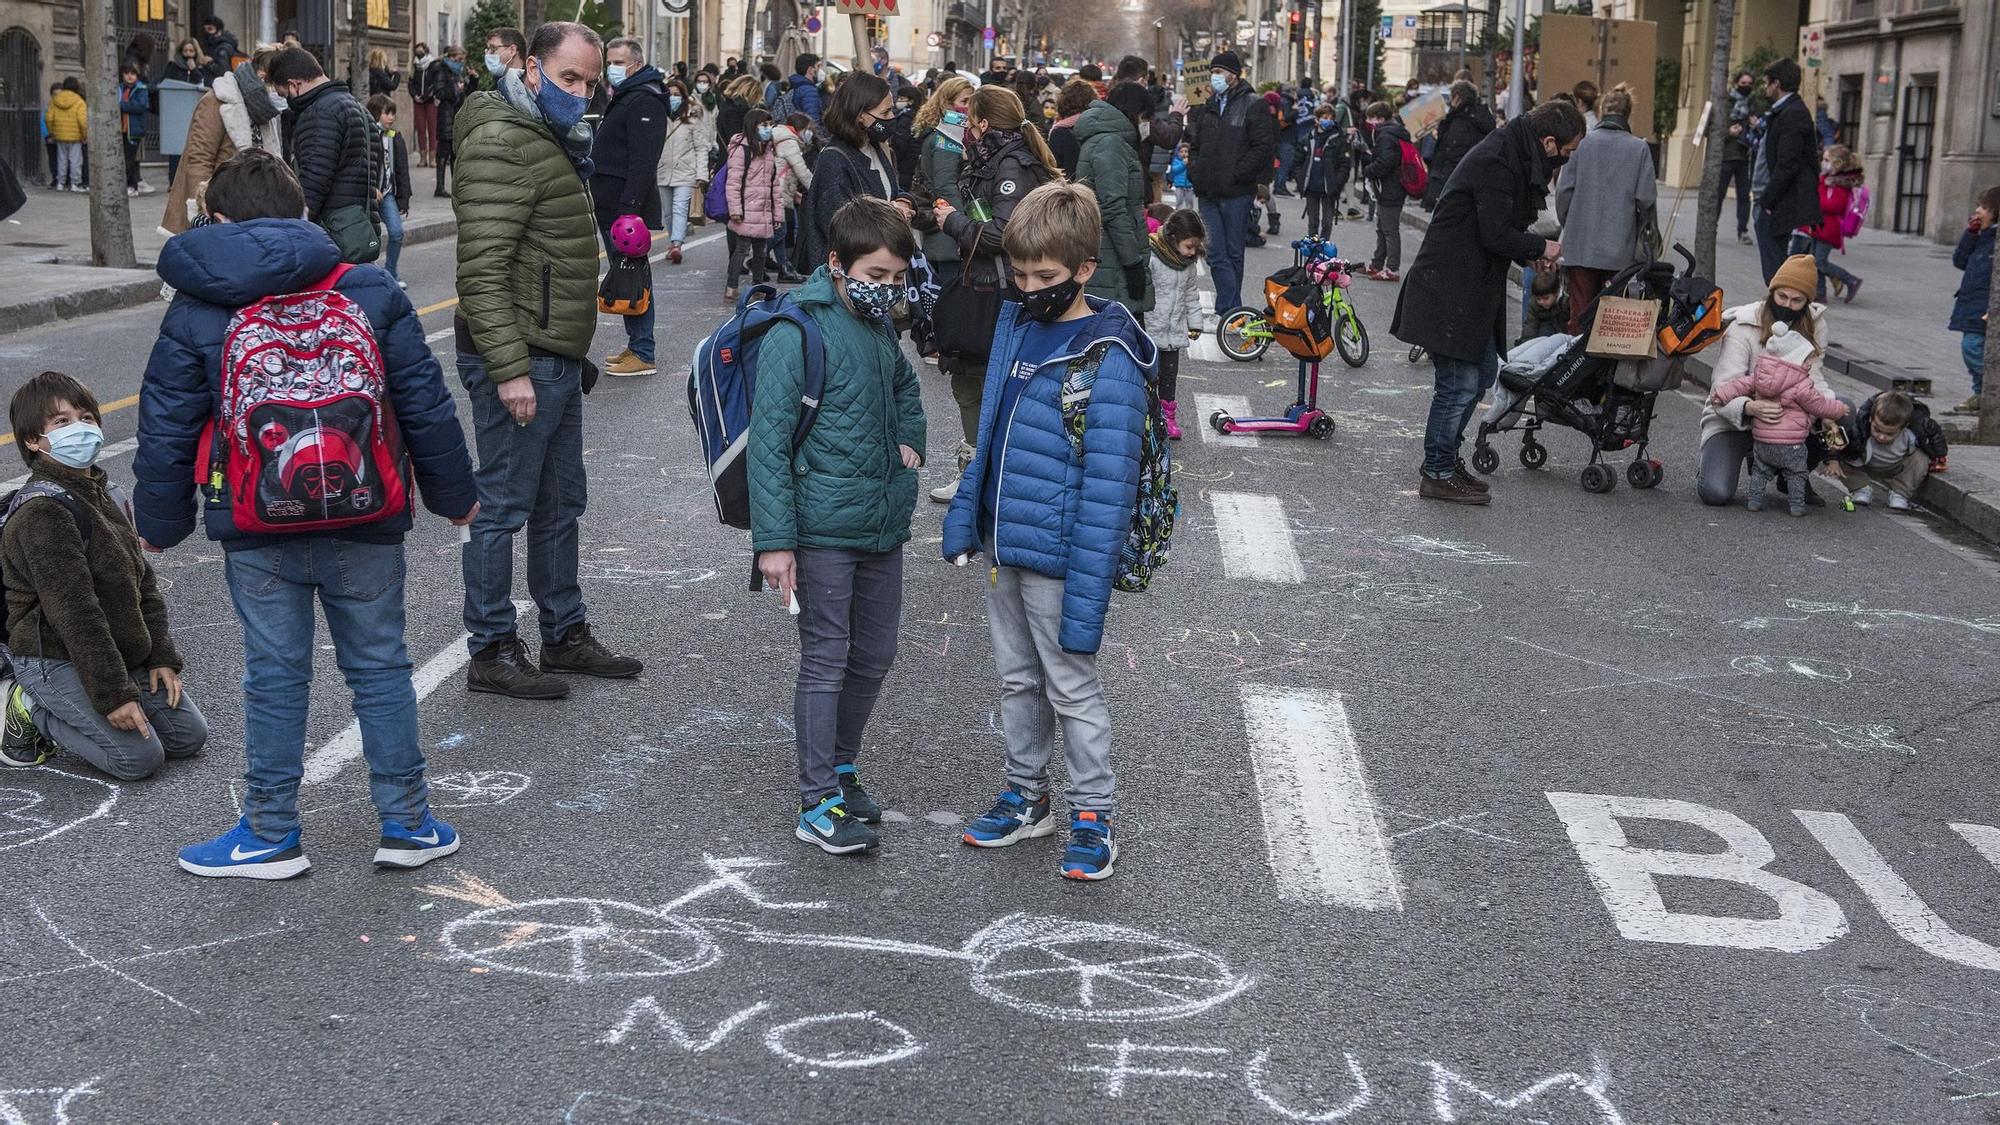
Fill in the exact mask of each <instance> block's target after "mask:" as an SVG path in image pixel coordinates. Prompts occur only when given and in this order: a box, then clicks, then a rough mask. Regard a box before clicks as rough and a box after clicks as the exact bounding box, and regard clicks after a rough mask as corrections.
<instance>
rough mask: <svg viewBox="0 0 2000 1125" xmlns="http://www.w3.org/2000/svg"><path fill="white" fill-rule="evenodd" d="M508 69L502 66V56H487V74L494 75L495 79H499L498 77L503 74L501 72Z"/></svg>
mask: <svg viewBox="0 0 2000 1125" xmlns="http://www.w3.org/2000/svg"><path fill="white" fill-rule="evenodd" d="M506 69H507V68H506V67H504V66H501V65H500V56H499V55H487V56H486V71H487V73H489V74H491V75H492V76H493V77H495V78H498V77H500V72H501V71H504V70H506Z"/></svg>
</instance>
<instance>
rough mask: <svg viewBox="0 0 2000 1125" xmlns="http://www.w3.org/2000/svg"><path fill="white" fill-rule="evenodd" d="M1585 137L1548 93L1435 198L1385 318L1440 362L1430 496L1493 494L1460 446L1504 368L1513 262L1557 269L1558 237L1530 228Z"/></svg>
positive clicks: (1423, 487)
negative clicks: (1419, 243) (1463, 456)
mask: <svg viewBox="0 0 2000 1125" xmlns="http://www.w3.org/2000/svg"><path fill="white" fill-rule="evenodd" d="M1582 139H1583V114H1581V113H1579V112H1578V111H1577V108H1576V106H1574V105H1572V104H1570V103H1568V102H1561V101H1550V102H1545V103H1543V104H1542V105H1540V106H1537V107H1536V108H1535V109H1534V110H1533V111H1531V112H1530V113H1528V114H1527V115H1525V116H1521V117H1516V118H1513V119H1512V120H1510V121H1508V122H1507V124H1506V125H1504V126H1502V127H1501V128H1499V129H1496V130H1494V131H1493V132H1491V133H1489V134H1487V135H1486V139H1485V140H1483V141H1480V142H1479V143H1478V144H1477V145H1475V146H1473V149H1472V151H1471V152H1469V153H1467V154H1466V156H1465V159H1464V160H1462V161H1460V162H1459V165H1458V168H1457V170H1456V171H1455V172H1454V173H1453V174H1452V178H1451V182H1450V183H1449V184H1447V185H1445V189H1444V194H1443V195H1442V196H1440V197H1439V199H1438V206H1437V213H1436V214H1435V215H1434V216H1433V217H1432V219H1431V226H1430V230H1429V231H1428V232H1426V233H1425V235H1424V244H1423V246H1422V247H1421V248H1420V249H1419V250H1418V251H1417V258H1416V261H1415V262H1413V263H1411V265H1410V275H1409V278H1408V280H1406V281H1404V282H1403V288H1402V292H1401V293H1399V294H1398V295H1397V298H1396V318H1395V320H1394V321H1393V322H1392V323H1391V324H1390V326H1389V331H1390V332H1391V333H1392V334H1393V335H1395V337H1396V338H1397V339H1399V340H1402V341H1403V342H1405V343H1409V344H1415V345H1416V346H1418V347H1420V348H1424V349H1426V350H1428V351H1429V352H1430V354H1431V365H1432V367H1433V368H1434V371H1435V386H1434V388H1433V390H1432V392H1431V409H1430V420H1429V423H1428V424H1427V425H1426V426H1425V428H1424V466H1423V474H1422V480H1421V481H1420V482H1419V488H1418V495H1420V496H1422V497H1424V498H1425V499H1427V500H1445V501H1449V502H1451V503H1454V504H1484V503H1487V502H1488V497H1487V495H1486V484H1485V482H1483V481H1481V480H1479V479H1478V478H1476V477H1474V476H1473V475H1472V474H1471V473H1470V472H1468V471H1467V470H1466V467H1465V462H1464V461H1462V460H1460V459H1459V456H1458V447H1459V444H1460V442H1462V441H1463V440H1464V437H1465V426H1466V423H1467V422H1469V421H1471V420H1472V412H1473V410H1474V409H1475V408H1476V407H1477V406H1478V405H1479V399H1480V396H1482V395H1484V394H1485V393H1486V389H1487V388H1488V387H1490V386H1492V385H1493V379H1494V376H1496V375H1498V374H1499V372H1500V351H1501V349H1502V348H1504V347H1505V346H1506V334H1507V272H1508V268H1509V267H1510V266H1512V265H1513V264H1515V263H1517V262H1518V263H1522V264H1526V263H1529V262H1534V263H1537V266H1536V268H1537V269H1538V270H1545V269H1553V268H1555V260H1556V259H1557V258H1558V257H1560V256H1561V255H1562V245H1561V244H1560V243H1558V242H1555V241H1553V240H1548V239H1541V238H1537V237H1535V236H1534V235H1531V234H1529V233H1527V230H1528V227H1529V225H1530V224H1532V223H1533V222H1534V221H1535V218H1536V216H1537V215H1539V214H1540V213H1541V209H1542V204H1543V202H1544V201H1545V200H1546V199H1547V198H1548V193H1549V180H1550V178H1551V177H1552V176H1553V175H1554V174H1555V171H1556V169H1557V167H1559V166H1560V165H1561V164H1562V162H1563V161H1564V160H1567V159H1568V158H1569V154H1570V153H1572V152H1574V151H1576V146H1577V142H1579V141H1581V140H1582Z"/></svg>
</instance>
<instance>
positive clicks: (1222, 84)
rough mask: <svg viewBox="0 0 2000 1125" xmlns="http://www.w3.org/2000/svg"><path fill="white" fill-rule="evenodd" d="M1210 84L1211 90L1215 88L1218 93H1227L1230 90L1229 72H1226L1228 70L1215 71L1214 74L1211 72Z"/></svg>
mask: <svg viewBox="0 0 2000 1125" xmlns="http://www.w3.org/2000/svg"><path fill="white" fill-rule="evenodd" d="M1208 86H1209V89H1211V90H1214V91H1215V92H1216V93H1218V94H1226V93H1228V92H1229V74H1228V72H1226V71H1217V72H1215V73H1214V74H1211V75H1209V76H1208Z"/></svg>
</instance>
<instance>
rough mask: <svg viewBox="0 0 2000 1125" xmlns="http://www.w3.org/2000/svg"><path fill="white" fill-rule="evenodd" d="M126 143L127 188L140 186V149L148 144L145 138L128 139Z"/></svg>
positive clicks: (125, 139)
mask: <svg viewBox="0 0 2000 1125" xmlns="http://www.w3.org/2000/svg"><path fill="white" fill-rule="evenodd" d="M124 142H125V186H126V187H128V188H135V187H138V186H139V149H140V147H141V146H143V145H144V144H145V143H146V139H145V138H144V137H126V138H124Z"/></svg>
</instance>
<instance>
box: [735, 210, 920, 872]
mask: <svg viewBox="0 0 2000 1125" xmlns="http://www.w3.org/2000/svg"><path fill="white" fill-rule="evenodd" d="M828 242H829V248H828V253H827V260H826V261H825V262H824V263H823V264H821V265H820V267H819V269H818V270H816V271H815V272H814V273H813V275H812V276H811V277H809V278H807V279H806V281H805V283H804V284H803V285H800V286H799V287H798V288H797V289H794V290H793V291H792V292H791V294H790V296H789V298H788V299H789V300H791V301H793V302H795V303H797V304H798V306H799V307H800V309H802V310H803V311H804V312H805V313H806V315H808V316H810V317H811V318H812V322H813V324H814V326H815V327H817V328H818V330H819V336H820V341H821V346H822V350H823V362H824V365H825V372H826V383H825V386H824V388H823V389H822V391H821V394H820V405H819V413H818V415H817V417H816V418H815V420H814V422H813V425H812V428H811V429H810V430H808V431H807V433H806V435H805V439H804V441H802V442H800V443H799V444H798V446H797V447H796V448H794V446H793V438H794V434H795V431H796V428H797V426H798V422H799V412H800V391H801V388H802V386H803V382H804V369H805V359H804V350H803V349H804V339H803V336H804V334H803V333H802V332H801V331H800V329H799V328H798V327H797V326H796V325H793V324H785V323H781V324H779V325H777V326H776V327H774V328H772V329H771V330H770V332H769V335H768V336H767V337H766V339H765V340H764V342H763V343H762V345H761V346H760V347H759V348H758V352H757V396H756V399H755V400H754V402H753V404H752V406H751V419H750V440H749V447H748V451H747V457H748V475H749V484H750V545H751V548H752V549H753V550H755V551H756V552H757V570H758V572H759V573H760V574H762V575H763V577H764V581H765V582H766V583H768V584H769V585H770V586H772V587H773V588H775V589H776V590H777V591H778V594H779V596H780V597H782V598H784V599H785V600H786V603H787V604H788V605H789V606H790V608H791V611H792V612H793V613H795V614H797V615H798V620H799V678H798V687H797V690H796V691H795V693H794V694H793V697H792V709H793V718H794V725H795V727H796V730H797V741H798V755H799V819H798V827H797V829H796V832H795V834H796V835H797V836H798V838H799V839H801V840H804V841H805V842H807V843H809V844H812V845H814V846H815V847H818V848H820V849H821V850H823V851H826V852H829V853H832V854H834V855H845V854H850V853H855V852H863V851H867V850H868V849H870V848H873V847H875V846H876V844H877V843H878V842H879V840H878V838H877V836H876V833H875V829H874V828H873V827H871V826H872V825H875V824H879V823H880V822H881V820H882V807H881V805H880V804H878V803H877V802H876V801H875V799H874V798H873V797H871V796H870V795H869V794H868V791H867V790H866V789H863V788H862V786H861V779H860V775H859V774H857V773H856V772H855V761H856V759H857V758H858V757H859V756H860V754H861V740H862V735H863V734H864V733H865V731H866V729H867V726H868V715H869V713H870V712H871V711H873V710H874V708H875V700H876V697H877V696H879V695H880V694H881V692H882V680H883V678H884V677H886V676H887V675H888V674H889V667H890V665H891V664H893V663H894V662H895V659H896V631H897V625H898V621H899V619H900V618H901V617H902V611H903V544H904V543H905V542H907V541H908V540H909V538H910V513H911V511H912V510H913V509H914V508H915V507H916V502H917V469H918V468H920V467H921V466H922V465H923V455H922V454H921V453H920V452H919V450H921V449H923V448H924V407H923V397H922V394H921V392H920V390H919V388H918V385H917V374H916V371H915V370H913V369H912V368H911V367H910V362H909V360H907V359H905V358H904V357H903V353H902V350H901V349H900V348H898V347H897V346H896V330H895V328H894V326H893V317H894V315H895V309H896V306H897V304H898V302H900V301H901V300H902V299H903V296H904V282H905V279H906V277H907V276H908V273H909V268H910V258H911V257H912V256H913V255H914V254H915V253H916V239H915V236H914V235H913V234H912V233H911V232H910V224H909V221H908V220H907V219H905V218H903V216H902V214H901V213H900V212H899V211H897V210H896V208H894V207H892V206H891V205H890V204H889V203H887V202H886V201H884V200H881V199H876V198H873V197H866V196H864V197H858V198H856V199H854V200H852V201H850V202H849V203H847V204H845V205H844V206H842V207H841V209H840V210H839V211H837V212H835V214H834V217H833V222H832V224H831V226H830V228H829V232H828Z"/></svg>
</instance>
